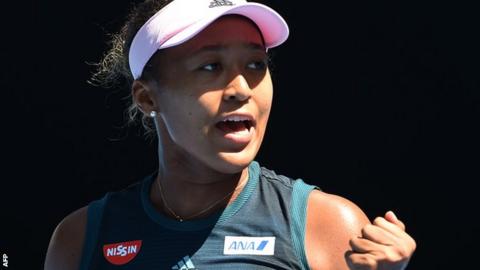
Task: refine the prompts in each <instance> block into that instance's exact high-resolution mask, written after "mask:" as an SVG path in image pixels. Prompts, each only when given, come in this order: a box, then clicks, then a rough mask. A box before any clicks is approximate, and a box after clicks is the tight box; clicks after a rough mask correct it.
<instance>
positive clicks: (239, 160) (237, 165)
mask: <svg viewBox="0 0 480 270" xmlns="http://www.w3.org/2000/svg"><path fill="white" fill-rule="evenodd" d="M255 154H256V151H255V153H248V152H247V153H245V152H243V151H242V152H240V153H232V152H227V153H226V152H223V153H219V155H218V160H217V162H215V163H217V164H216V166H215V167H217V168H216V169H217V170H218V171H220V172H222V173H226V174H235V173H240V172H241V171H242V170H244V169H245V168H247V167H248V165H250V163H251V162H252V161H253V160H254V159H255Z"/></svg>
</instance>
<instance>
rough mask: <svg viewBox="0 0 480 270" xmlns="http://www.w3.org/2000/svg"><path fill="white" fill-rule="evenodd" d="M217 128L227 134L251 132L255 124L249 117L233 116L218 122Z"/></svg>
mask: <svg viewBox="0 0 480 270" xmlns="http://www.w3.org/2000/svg"><path fill="white" fill-rule="evenodd" d="M215 126H216V127H217V128H219V129H220V130H222V131H223V132H226V133H237V132H250V129H251V128H252V127H253V126H254V122H253V120H251V119H249V118H248V117H243V116H232V117H227V118H226V119H225V120H223V121H220V122H218V123H217V124H216V125H215Z"/></svg>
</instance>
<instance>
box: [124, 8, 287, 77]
mask: <svg viewBox="0 0 480 270" xmlns="http://www.w3.org/2000/svg"><path fill="white" fill-rule="evenodd" d="M227 14H238V15H242V16H245V17H247V18H249V19H250V20H252V21H253V22H254V23H255V24H256V25H257V26H258V28H259V29H260V31H261V33H262V36H263V39H264V41H265V47H266V48H267V49H269V48H273V47H275V46H278V45H280V44H282V43H283V42H284V41H285V40H286V39H287V37H288V33H289V30H288V25H287V23H286V22H285V20H284V19H283V18H282V17H281V16H280V15H279V14H278V13H277V12H276V11H274V10H273V9H271V8H269V7H267V6H265V5H262V4H259V3H252V2H250V3H249V2H247V1H245V0H174V1H172V2H171V3H169V4H168V5H166V6H165V7H164V8H162V9H161V10H160V11H158V12H157V13H156V14H155V15H153V16H152V17H151V18H150V19H149V20H148V21H147V22H146V23H145V24H144V25H143V26H142V27H141V28H140V30H138V32H137V34H136V35H135V37H134V38H133V41H132V44H131V46H130V52H129V57H128V61H129V64H130V70H131V72H132V75H133V78H135V79H138V78H140V76H141V75H142V72H143V68H144V67H145V65H146V64H147V62H148V60H150V58H151V57H152V56H153V54H155V52H156V51H157V50H159V49H164V48H168V47H172V46H175V45H179V44H181V43H183V42H185V41H187V40H189V39H191V38H192V37H194V36H195V35H196V34H198V33H199V32H200V31H202V30H203V29H205V28H206V27H207V26H208V25H210V24H211V23H212V22H213V21H215V20H216V19H218V18H219V17H221V16H223V15H227Z"/></svg>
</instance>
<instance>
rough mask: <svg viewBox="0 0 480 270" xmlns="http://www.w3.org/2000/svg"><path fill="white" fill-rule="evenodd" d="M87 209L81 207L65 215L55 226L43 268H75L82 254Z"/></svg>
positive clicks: (70, 269) (71, 269)
mask: <svg viewBox="0 0 480 270" xmlns="http://www.w3.org/2000/svg"><path fill="white" fill-rule="evenodd" d="M87 209H88V207H87V206H85V207H82V208H80V209H78V210H76V211H74V212H72V213H71V214H69V215H68V216H66V217H65V218H64V219H63V220H62V221H61V222H60V223H59V224H58V225H57V227H56V228H55V231H54V232H53V234H52V237H51V239H50V244H49V246H48V251H47V255H46V259H45V268H44V269H45V270H57V269H62V270H77V269H78V268H79V264H80V256H81V255H82V248H83V241H84V238H85V228H86V224H87Z"/></svg>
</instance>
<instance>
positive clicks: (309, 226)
mask: <svg viewBox="0 0 480 270" xmlns="http://www.w3.org/2000/svg"><path fill="white" fill-rule="evenodd" d="M369 223H370V221H369V220H368V218H367V216H366V215H365V213H364V212H363V211H362V210H361V209H360V208H359V207H358V206H357V205H355V204H354V203H353V202H351V201H349V200H347V199H345V198H342V197H340V196H336V195H332V194H328V193H325V192H321V191H318V190H314V191H312V192H311V193H310V196H309V198H308V206H307V221H306V228H305V252H306V255H307V260H308V264H309V266H310V269H312V270H315V269H329V270H330V269H349V268H348V266H347V262H346V260H345V254H346V252H347V251H349V250H350V245H349V240H350V239H351V238H353V237H357V236H360V235H361V230H362V228H363V227H364V226H365V225H366V224H369Z"/></svg>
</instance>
